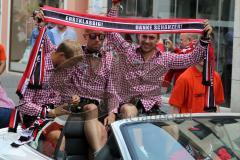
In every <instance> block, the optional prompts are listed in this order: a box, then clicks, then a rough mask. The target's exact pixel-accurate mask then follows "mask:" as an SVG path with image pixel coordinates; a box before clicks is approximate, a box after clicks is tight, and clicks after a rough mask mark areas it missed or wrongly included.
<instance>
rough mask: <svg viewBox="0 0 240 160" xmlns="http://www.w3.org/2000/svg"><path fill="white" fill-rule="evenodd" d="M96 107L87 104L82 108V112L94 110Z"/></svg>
mask: <svg viewBox="0 0 240 160" xmlns="http://www.w3.org/2000/svg"><path fill="white" fill-rule="evenodd" d="M96 109H97V106H96V105H95V104H92V103H91V104H87V105H85V106H84V107H83V110H84V111H92V110H96Z"/></svg>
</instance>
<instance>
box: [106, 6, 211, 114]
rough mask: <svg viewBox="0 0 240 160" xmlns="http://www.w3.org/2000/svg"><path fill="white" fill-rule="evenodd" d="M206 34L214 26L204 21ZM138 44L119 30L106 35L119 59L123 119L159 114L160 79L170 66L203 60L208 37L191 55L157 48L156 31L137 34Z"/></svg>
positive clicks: (117, 69) (114, 12) (118, 87)
mask: <svg viewBox="0 0 240 160" xmlns="http://www.w3.org/2000/svg"><path fill="white" fill-rule="evenodd" d="M119 6H120V3H116V4H115V5H114V4H113V6H112V9H111V10H110V12H109V13H108V16H111V17H114V16H117V15H118V11H119ZM204 25H205V28H204V32H205V33H206V35H207V36H206V37H208V35H210V34H211V32H212V27H211V26H210V25H209V24H208V21H206V22H205V24H204ZM138 40H139V45H132V44H129V43H128V42H127V41H126V40H124V39H123V38H122V36H121V35H120V34H119V33H110V34H108V35H107V43H108V44H109V45H111V46H113V47H114V50H115V51H116V53H117V56H118V62H116V63H114V65H113V66H112V70H113V71H114V72H113V73H114V74H111V78H112V82H113V86H114V88H115V91H116V93H117V96H118V97H119V98H120V99H119V101H120V103H121V104H122V105H121V106H120V108H119V111H120V112H121V117H122V118H127V117H133V116H136V115H138V113H139V112H141V113H143V114H147V115H149V114H152V113H155V114H159V112H161V111H160V109H159V107H160V106H161V101H162V100H161V95H160V94H161V82H162V80H163V75H164V74H165V73H166V72H167V71H168V70H169V69H181V68H187V67H189V66H191V65H193V64H196V63H198V62H200V61H201V60H202V59H203V58H204V55H205V54H206V50H207V45H208V43H209V39H207V38H205V37H203V38H201V39H200V40H199V42H198V44H197V45H196V48H195V49H194V50H193V52H192V54H183V55H177V54H173V53H170V52H165V53H161V52H160V51H159V50H157V48H156V44H157V42H158V40H159V35H157V34H140V35H138Z"/></svg>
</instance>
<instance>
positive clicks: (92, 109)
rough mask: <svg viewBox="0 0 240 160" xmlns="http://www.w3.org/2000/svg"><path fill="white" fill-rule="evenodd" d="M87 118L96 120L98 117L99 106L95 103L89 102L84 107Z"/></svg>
mask: <svg viewBox="0 0 240 160" xmlns="http://www.w3.org/2000/svg"><path fill="white" fill-rule="evenodd" d="M83 110H84V112H85V113H84V114H85V120H88V121H89V120H95V119H97V118H98V108H97V106H96V105H95V104H87V105H85V106H84V107H83Z"/></svg>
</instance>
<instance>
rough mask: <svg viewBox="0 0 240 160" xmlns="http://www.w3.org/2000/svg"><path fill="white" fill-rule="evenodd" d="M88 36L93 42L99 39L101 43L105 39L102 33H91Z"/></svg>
mask: <svg viewBox="0 0 240 160" xmlns="http://www.w3.org/2000/svg"><path fill="white" fill-rule="evenodd" d="M88 36H89V38H90V39H92V40H95V39H97V37H98V39H99V40H100V41H102V40H104V39H105V34H101V33H100V34H99V33H89V34H88Z"/></svg>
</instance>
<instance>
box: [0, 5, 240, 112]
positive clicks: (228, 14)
mask: <svg viewBox="0 0 240 160" xmlns="http://www.w3.org/2000/svg"><path fill="white" fill-rule="evenodd" d="M122 2H123V3H122V4H123V10H122V13H121V14H122V16H126V17H155V18H204V19H209V21H210V23H211V24H212V26H213V27H214V35H215V42H214V44H215V54H216V69H217V71H218V72H219V73H220V75H221V77H222V80H223V85H224V89H225V97H226V103H225V106H227V107H229V106H231V109H232V110H233V111H239V112H240V107H238V105H239V104H240V99H239V98H237V97H238V95H240V94H239V93H238V92H237V91H238V90H240V53H239V48H240V40H239V38H240V29H239V28H240V22H239V21H240V20H239V18H238V17H239V16H240V11H239V10H240V2H239V0H211V1H209V0H123V1H122ZM39 3H42V4H47V5H50V6H54V7H60V8H64V9H68V10H72V11H78V12H81V13H92V14H104V13H106V11H107V8H108V7H109V6H110V3H111V0H88V1H86V0H71V1H67V0H10V1H2V0H1V1H0V6H1V7H0V9H1V11H0V17H1V22H0V27H1V34H0V37H1V39H0V40H1V43H3V44H4V45H5V47H6V50H7V53H8V63H7V65H8V67H7V70H8V71H9V72H20V73H21V72H23V70H24V69H25V66H26V63H22V61H21V59H22V58H23V57H24V54H25V55H26V54H27V52H28V41H29V38H30V35H31V31H32V29H33V28H34V23H33V20H32V18H31V14H32V11H33V10H34V9H37V8H38V6H39ZM76 31H77V34H78V37H79V41H82V42H83V38H82V35H81V33H82V30H80V29H76ZM161 36H162V37H164V38H169V37H170V38H172V39H173V41H174V42H176V43H177V42H178V35H161ZM231 73H232V74H231Z"/></svg>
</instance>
